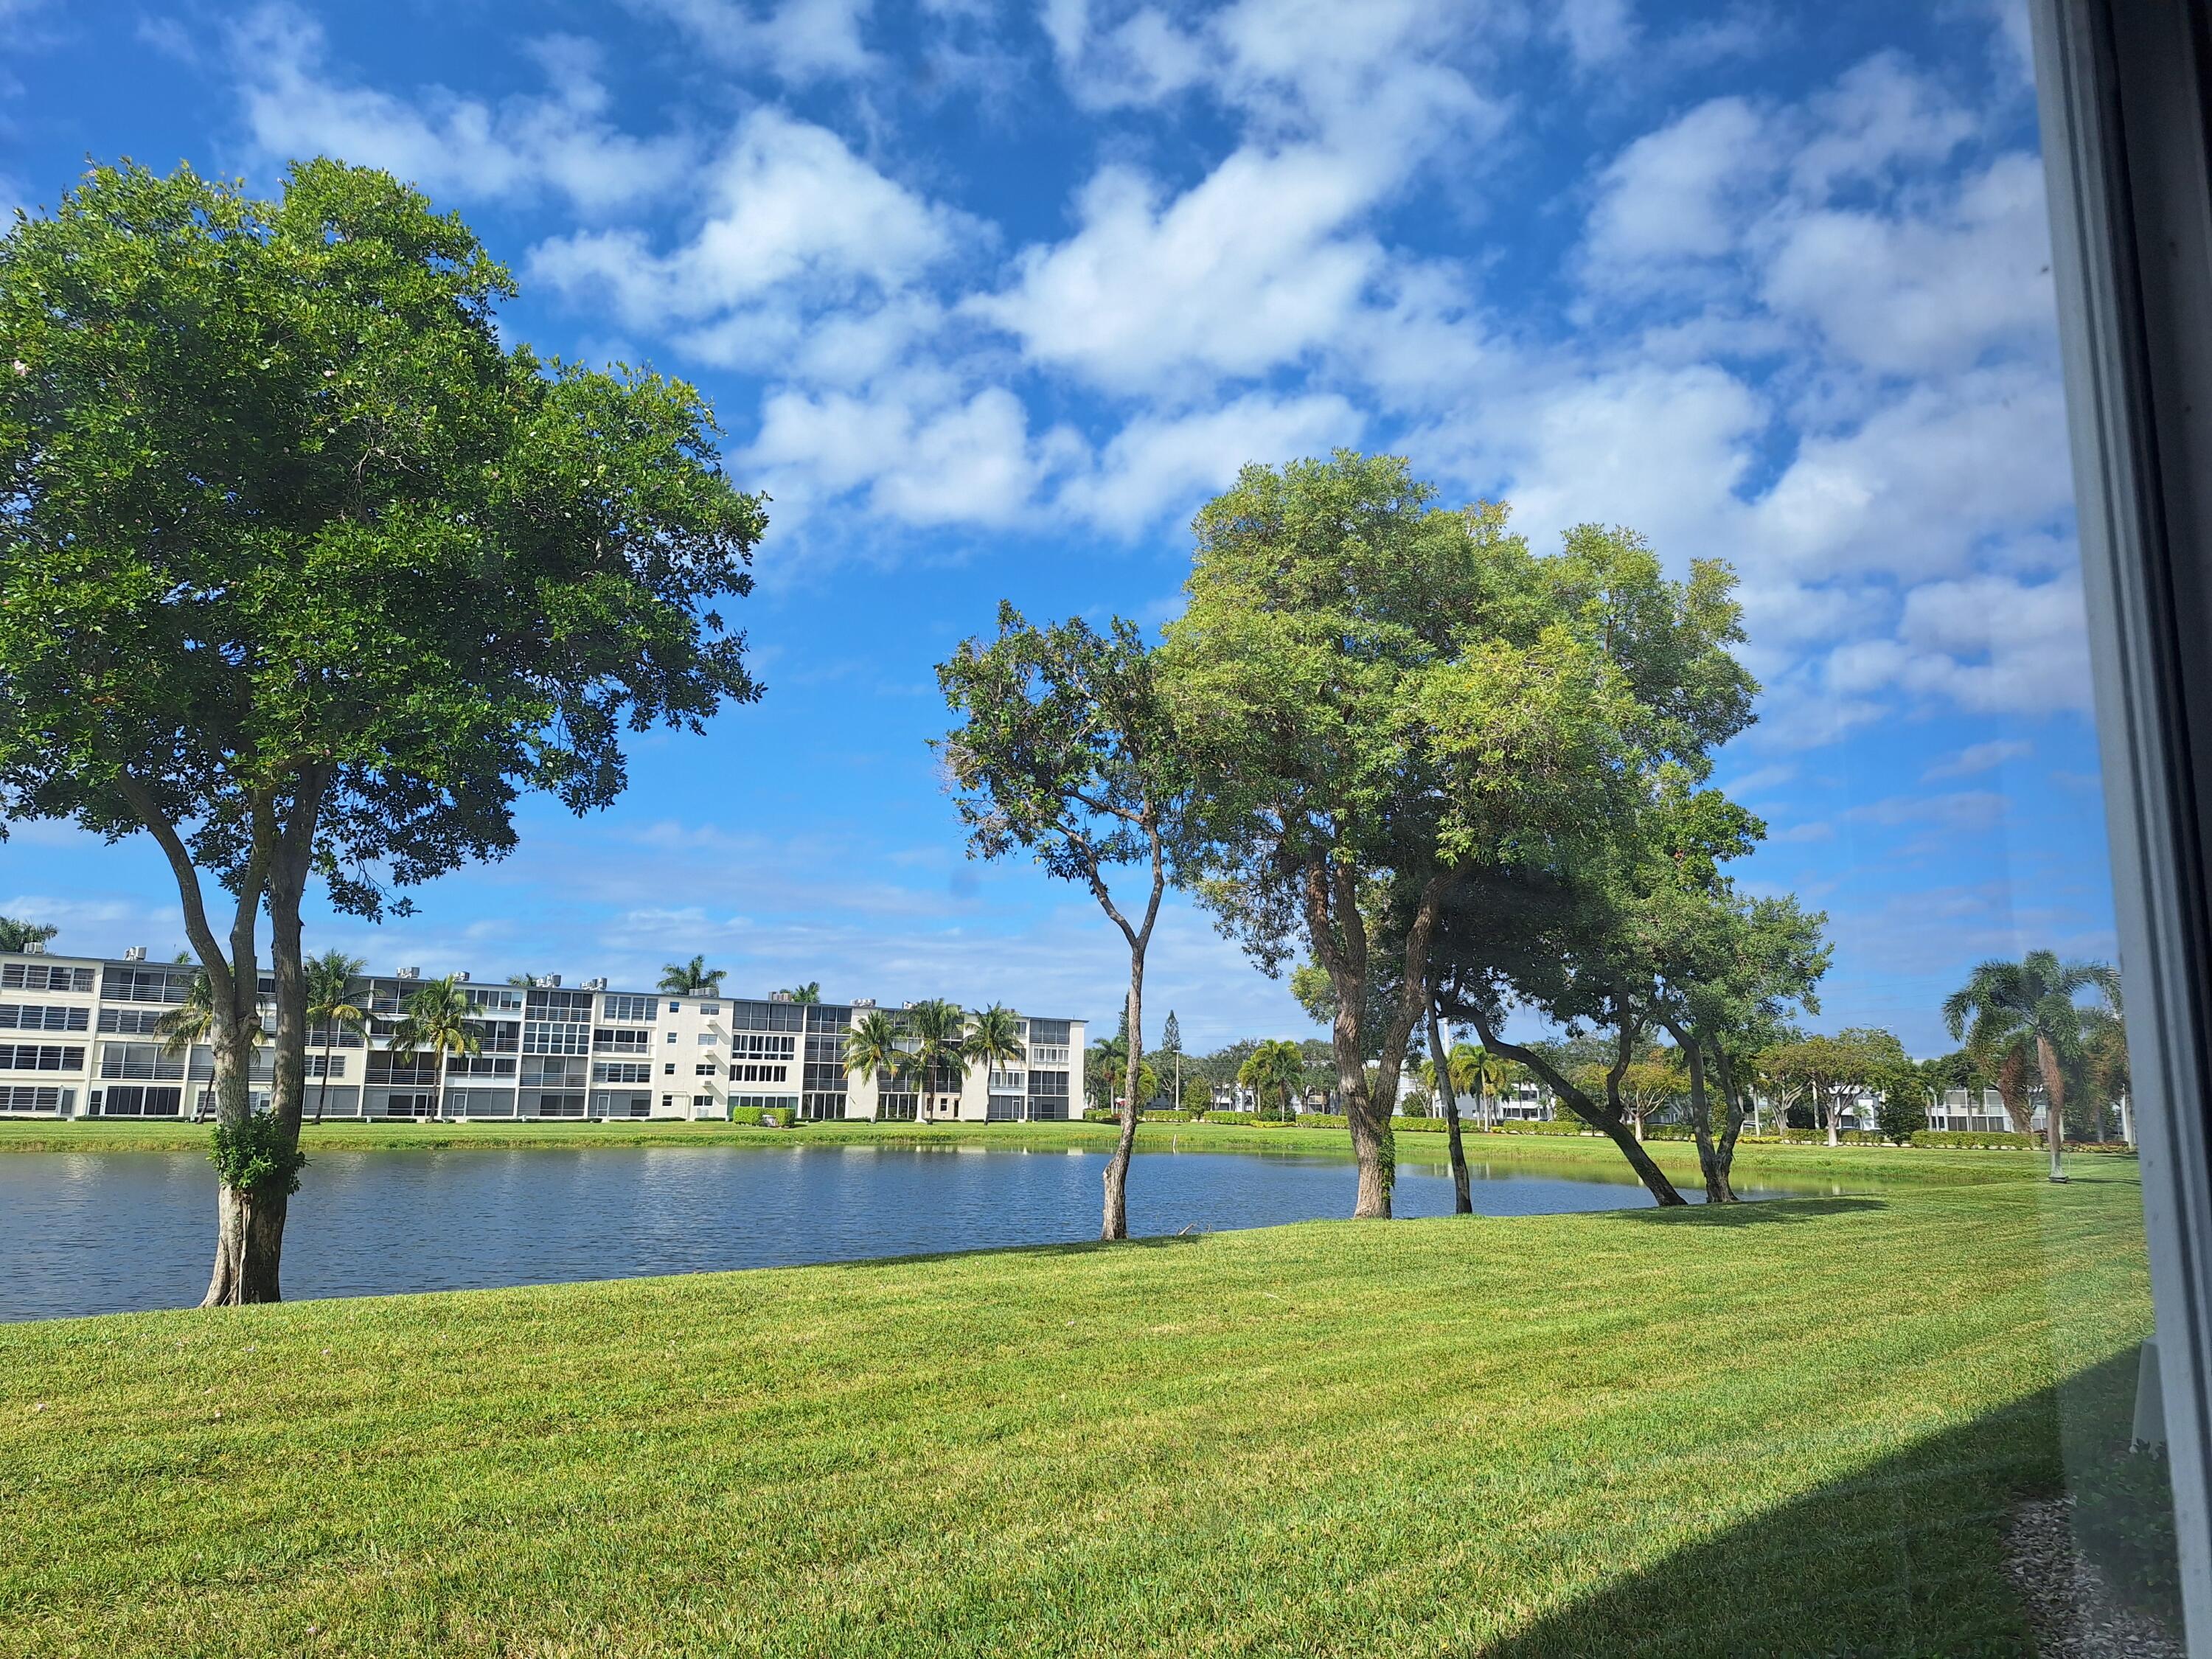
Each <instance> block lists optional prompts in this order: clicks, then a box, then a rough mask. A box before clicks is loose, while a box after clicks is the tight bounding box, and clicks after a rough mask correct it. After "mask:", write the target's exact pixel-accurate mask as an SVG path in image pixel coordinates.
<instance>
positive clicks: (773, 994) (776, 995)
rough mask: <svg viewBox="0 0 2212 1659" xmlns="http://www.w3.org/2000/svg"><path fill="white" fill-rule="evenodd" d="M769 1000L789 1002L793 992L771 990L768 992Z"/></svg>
mask: <svg viewBox="0 0 2212 1659" xmlns="http://www.w3.org/2000/svg"><path fill="white" fill-rule="evenodd" d="M768 1000H769V1001H770V1002H788V1001H790V1000H791V993H790V992H788V991H770V992H769V994H768Z"/></svg>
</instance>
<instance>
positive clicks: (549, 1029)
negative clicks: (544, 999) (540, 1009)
mask: <svg viewBox="0 0 2212 1659" xmlns="http://www.w3.org/2000/svg"><path fill="white" fill-rule="evenodd" d="M522 1048H523V1052H524V1053H525V1054H589V1053H591V1051H592V1028H591V1027H590V1026H588V1025H568V1024H559V1025H556V1024H550V1023H549V1022H546V1021H544V1020H535V1019H533V1020H526V1021H525V1022H524V1023H523V1027H522Z"/></svg>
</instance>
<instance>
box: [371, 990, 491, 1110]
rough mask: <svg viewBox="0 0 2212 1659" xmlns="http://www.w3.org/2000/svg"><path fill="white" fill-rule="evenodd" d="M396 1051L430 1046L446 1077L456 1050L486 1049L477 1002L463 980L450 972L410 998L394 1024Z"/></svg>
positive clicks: (400, 1052)
mask: <svg viewBox="0 0 2212 1659" xmlns="http://www.w3.org/2000/svg"><path fill="white" fill-rule="evenodd" d="M424 1049H427V1050H428V1051H429V1052H430V1053H431V1054H435V1055H436V1056H437V1057H438V1075H439V1080H440V1082H441V1084H442V1083H443V1081H444V1079H445V1068H446V1062H447V1060H448V1059H449V1058H451V1057H452V1056H453V1055H454V1054H479V1053H481V1052H483V1037H482V1036H479V1035H478V1033H477V1024H476V1006H475V1005H474V1004H473V1003H471V1001H470V1000H469V994H468V993H467V992H466V991H465V990H463V989H462V988H461V984H460V981H459V980H457V979H455V978H453V976H452V975H447V977H445V978H443V979H434V980H432V981H429V982H428V984H426V985H424V986H423V987H422V989H420V990H418V991H416V993H415V994H413V995H411V996H410V997H409V998H408V999H407V1003H406V1006H405V1009H404V1012H402V1013H401V1015H400V1018H399V1023H398V1024H397V1025H395V1026H393V1027H392V1050H393V1052H394V1053H396V1054H412V1053H416V1052H418V1051H421V1050H424Z"/></svg>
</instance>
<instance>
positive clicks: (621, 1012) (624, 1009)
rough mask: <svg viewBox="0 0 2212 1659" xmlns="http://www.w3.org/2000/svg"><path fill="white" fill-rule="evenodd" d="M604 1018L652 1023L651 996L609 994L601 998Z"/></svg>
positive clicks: (600, 1011)
mask: <svg viewBox="0 0 2212 1659" xmlns="http://www.w3.org/2000/svg"><path fill="white" fill-rule="evenodd" d="M599 1018H602V1019H618V1020H634V1021H644V1022H647V1023H648V1024H649V1023H650V1022H651V1021H652V1018H653V999H652V998H651V997H638V996H616V995H609V996H605V997H602V998H601V999H600V1000H599Z"/></svg>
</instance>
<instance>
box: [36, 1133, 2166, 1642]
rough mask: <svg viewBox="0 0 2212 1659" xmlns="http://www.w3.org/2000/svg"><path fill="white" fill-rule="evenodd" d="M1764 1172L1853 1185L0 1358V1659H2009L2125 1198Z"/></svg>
mask: <svg viewBox="0 0 2212 1659" xmlns="http://www.w3.org/2000/svg"><path fill="white" fill-rule="evenodd" d="M330 1133H331V1132H328V1131H325V1136H326V1137H327V1136H329V1134H330ZM346 1133H349V1134H359V1133H363V1132H362V1131H357V1130H356V1131H348V1132H346ZM367 1133H378V1132H373V1131H372V1132H367ZM468 1133H469V1134H470V1135H471V1138H474V1137H475V1136H476V1135H477V1132H476V1131H470V1132H468ZM841 1133H842V1132H841ZM993 1133H994V1134H995V1133H998V1132H996V1131H994V1132H993ZM1058 1133H1061V1134H1062V1135H1063V1136H1067V1137H1071V1138H1079V1137H1080V1135H1081V1133H1082V1132H1080V1131H1060V1132H1058ZM1182 1133H1184V1134H1185V1135H1186V1136H1188V1134H1189V1133H1190V1131H1188V1129H1186V1130H1184V1131H1183V1132H1182ZM1231 1133H1236V1132H1231ZM1254 1133H1261V1132H1254ZM1276 1133H1280V1132H1276ZM729 1135H730V1132H729V1131H727V1130H726V1129H725V1130H723V1131H720V1132H719V1133H718V1135H717V1138H726V1137H728V1136H729ZM1209 1139H1211V1137H1209ZM1413 1139H1414V1138H1413V1137H1412V1136H1408V1137H1406V1140H1407V1142H1411V1141H1413ZM1501 1139H1502V1138H1501ZM349 1144H350V1143H349ZM1484 1150H1485V1151H1487V1150H1488V1148H1487V1147H1485V1148H1484ZM1816 1150H1818V1149H1800V1148H1788V1149H1778V1150H1777V1151H1776V1152H1770V1153H1767V1154H1765V1157H1764V1158H1762V1160H1761V1162H1762V1164H1765V1163H1769V1162H1771V1163H1773V1164H1776V1165H1777V1166H1778V1167H1779V1166H1780V1165H1781V1164H1782V1163H1783V1162H1784V1161H1785V1160H1786V1161H1787V1162H1788V1163H1789V1164H1790V1165H1791V1166H1792V1167H1804V1168H1813V1167H1816V1166H1817V1167H1819V1168H1820V1169H1821V1170H1827V1171H1831V1172H1832V1173H1834V1174H1835V1175H1836V1176H1838V1178H1848V1177H1850V1176H1851V1175H1852V1173H1853V1172H1854V1171H1856V1173H1857V1176H1858V1177H1861V1178H1863V1180H1864V1181H1866V1182H1878V1183H1879V1184H1878V1185H1876V1186H1875V1188H1874V1189H1873V1195H1869V1196H1856V1197H1845V1198H1839V1199H1826V1200H1801V1201H1794V1202H1790V1203H1778V1204H1769V1205H1762V1206H1747V1207H1744V1208H1741V1209H1737V1210H1735V1211H1725V1212H1710V1213H1707V1212H1694V1211H1693V1212H1670V1213H1666V1214H1661V1213H1658V1212H1618V1213H1613V1214H1604V1215H1594V1216H1576V1217H1549V1218H1534V1219H1527V1220H1515V1221H1473V1222H1467V1221H1449V1220H1447V1221H1431V1222H1397V1223H1390V1224H1350V1223H1316V1224H1311V1225H1303V1226H1296V1227H1285V1228H1279V1229H1273V1230H1270V1231H1255V1232H1244V1233H1228V1234H1219V1235H1215V1236H1213V1237H1206V1238H1202V1239H1197V1240H1193V1241H1178V1242H1165V1241H1163V1242H1156V1243H1137V1244H1130V1245H1121V1246H1114V1247H1110V1248H1097V1247H1092V1248H1073V1249H1048V1250H1026V1251H1010V1252H1004V1253H997V1254H987V1255H966V1256H959V1257H952V1258H939V1259H934V1260H925V1261H899V1262H879V1263H871V1264H862V1265H857V1266H848V1267H812V1268H800V1269H793V1270H785V1271H775V1272H763V1273H732V1274H716V1275H707V1276H700V1277H693V1278H683V1279H648V1280H635V1281H629V1282H623V1283H613V1284H596V1285H567V1286H558V1287H554V1288H551V1289H539V1290H528V1291H484V1292H472V1293H465V1294H457V1295H444V1296H427V1297H392V1298H388V1299H380V1300H361V1301H349V1302H325V1303H301V1304H290V1305H288V1306H283V1307H275V1308H264V1309H252V1310H242V1311H239V1312H234V1313H231V1314H227V1315H223V1316H214V1317H210V1316H204V1315H199V1314H193V1313H174V1314H159V1315H143V1316H127V1317H118V1318H108V1319H94V1320H80V1321H71V1322H53V1323H50V1324H44V1325H28V1326H15V1327H0V1376H4V1377H5V1378H6V1379H7V1382H6V1387H5V1389H4V1390H0V1536H4V1537H5V1539H6V1541H7V1543H6V1547H5V1550H4V1552H0V1652H5V1653H8V1654H10V1655H13V1654H16V1653H23V1654H64V1653H69V1654H87V1655H95V1654H96V1655H103V1656H104V1655H111V1654H126V1655H128V1654H144V1655H163V1656H170V1655H197V1654H252V1655H264V1654H276V1653H287V1654H289V1653H359V1654H379V1655H416V1654H431V1653H435V1654H470V1655H476V1654H489V1655H501V1656H517V1659H520V1656H526V1655H527V1656H538V1659H546V1656H556V1655H561V1656H565V1655H574V1656H587V1655H588V1656H600V1655H648V1654H650V1655H672V1654H721V1653H739V1654H750V1653H775V1654H794V1655H796V1654H825V1655H845V1654H858V1655H870V1654H902V1655H916V1656H921V1655H929V1656H935V1655H963V1654H975V1655H984V1654H1001V1653H1014V1654H1023V1653H1054V1654H1073V1653H1081V1654H1102V1655H1103V1654H1125V1653H1157V1654H1163V1655H1170V1654H1171V1655H1182V1654H1243V1653H1253V1654H1258V1653H1266V1654H1285V1655H1306V1654H1338V1653H1346V1654H1349V1653H1358V1654H1375V1655H1405V1654H1469V1653H1483V1654H1494V1655H1512V1656H1534V1655H1540V1654H1541V1655H1574V1656H1581V1655H1590V1654H1611V1653H1623V1652H1652V1653H1662V1652H1663V1653H1669V1654H1703V1653H1711V1654H1770V1653H1771V1654H1798V1653H1802V1654H1842V1653H1851V1654H1877V1653H1879V1654H1930V1655H1933V1654H1945V1655H1954V1654H1973V1653H1987V1654H1992V1655H1996V1654H2018V1653H2023V1652H2027V1651H2029V1650H2031V1648H2030V1644H2029V1642H2028V1638H2027V1636H2026V1634H2025V1632H2024V1629H2023V1627H2022V1626H2021V1623H2020V1620H2019V1613H2018V1610H2017V1607H2016V1606H2015V1602H2014V1600H2013V1598H2012V1595H2011V1594H2010V1592H2009V1591H2008V1589H2007V1588H2006V1585H2005V1583H2004V1581H2003V1578H2002V1574H2001V1573H2000V1571H1998V1567H1997V1550H1998V1544H1997V1538H1998V1528H1999V1526H2000V1525H2001V1522H2002V1516H2003V1514H2004V1512H2005V1510H2006V1509H2007V1507H2008V1504H2010V1503H2011V1502H2012V1501H2013V1500H2014V1498H2015V1497H2017V1496H2018V1495H2019V1494H2021V1493H2022V1492H2030V1491H2037V1490H2047V1489H2049V1488H2050V1486H2051V1485H2052V1483H2053V1482H2054V1481H2055V1479H2056V1453H2055V1448H2056V1445H2057V1426H2058V1424H2059V1422H2060V1420H2061V1416H2062V1411H2063V1413H2064V1414H2065V1415H2066V1416H2067V1419H2068V1421H2069V1428H2070V1431H2071V1433H2072V1436H2073V1437H2074V1438H2075V1441H2076V1443H2079V1442H2080V1441H2081V1439H2084V1438H2093V1437H2096V1436H2098V1435H2100V1434H2106V1435H2109V1434H2110V1432H2111V1430H2110V1428H2109V1427H2108V1426H2107V1425H2108V1424H2109V1422H2110V1421H2112V1420H2113V1419H2112V1415H2111V1414H2112V1413H2114V1412H2115V1411H2116V1409H2117V1407H2118V1404H2119V1403H2120V1401H2122V1400H2123V1398H2124V1385H2125V1383H2126V1381H2127V1380H2128V1379H2129V1378H2130V1376H2131V1356H2130V1354H2129V1352H2128V1349H2129V1346H2130V1344H2132V1343H2133V1342H2134V1341H2135V1340H2136V1339H2137V1338H2139V1337H2140V1336H2141V1335H2142V1334H2143V1333H2144V1331H2145V1330H2146V1329H2147V1328H2148V1324H2149V1306H2148V1288H2147V1285H2146V1280H2145V1273H2144V1268H2143V1261H2142V1246H2141V1240H2140V1232H2139V1226H2138V1223H2137V1211H2138V1203H2139V1193H2138V1189H2137V1188H2136V1185H2135V1182H2134V1179H2133V1169H2132V1165H2131V1164H2129V1163H2127V1162H2126V1161H2124V1160H2119V1159H2104V1160H2091V1159H2087V1158H2084V1159H2082V1160H2080V1162H2081V1170H2080V1173H2079V1175H2078V1176H2077V1178H2076V1180H2075V1182H2074V1183H2073V1184H2072V1185H2071V1186H2069V1187H2065V1188H2052V1187H2050V1186H2048V1185H2047V1184H2045V1183H2043V1182H2039V1181H2036V1180H2033V1179H2032V1178H2030V1171H2031V1170H2032V1164H2031V1162H2030V1161H2028V1160H2019V1161H2014V1160H2009V1159H2007V1158H2002V1157H2000V1156H1998V1155H1994V1154H1991V1155H1981V1156H1979V1157H1976V1156H1975V1155H1964V1154H1962V1155H1946V1154H1928V1155H1925V1156H1923V1155H1920V1154H1894V1155H1885V1154H1879V1153H1868V1152H1843V1153H1837V1154H1827V1153H1826V1152H1824V1151H1821V1152H1819V1155H1818V1156H1817V1157H1808V1156H1806V1154H1807V1153H1808V1152H1814V1151H1816ZM1412 1151H1413V1148H1412V1147H1411V1146H1408V1147H1407V1152H1408V1153H1409V1154H1410V1153H1411V1152H1412ZM1545 1151H1546V1152H1547V1155H1548V1156H1549V1157H1551V1158H1558V1157H1560V1156H1565V1157H1567V1158H1582V1157H1585V1156H1591V1155H1595V1154H1596V1153H1598V1152H1605V1151H1607V1149H1604V1148H1599V1147H1595V1146H1593V1147H1589V1148H1587V1149H1585V1148H1584V1147H1583V1146H1578V1145H1576V1144H1573V1143H1570V1144H1569V1146H1566V1147H1565V1148H1547V1149H1545ZM1801 1159H1802V1164H1801ZM1947 1171H1948V1174H1947V1173H1946V1172H1947ZM1900 1177H1905V1178H1900ZM426 1245H427V1247H428V1248H441V1247H446V1246H450V1247H451V1248H455V1249H465V1246H466V1241H465V1239H451V1240H429V1241H422V1240H410V1241H409V1242H408V1247H409V1248H410V1249H414V1248H424V1247H425V1246H426ZM2121 1420H2124V1419H2121Z"/></svg>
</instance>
